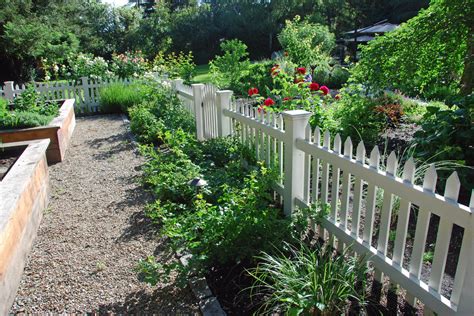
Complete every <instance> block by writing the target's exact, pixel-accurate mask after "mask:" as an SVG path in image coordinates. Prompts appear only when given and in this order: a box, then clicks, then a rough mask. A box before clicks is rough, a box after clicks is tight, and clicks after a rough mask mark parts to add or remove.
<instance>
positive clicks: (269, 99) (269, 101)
mask: <svg viewBox="0 0 474 316" xmlns="http://www.w3.org/2000/svg"><path fill="white" fill-rule="evenodd" d="M263 104H265V106H270V105H273V104H275V101H273V100H272V98H268V99H266V100H265V101H264V102H263Z"/></svg>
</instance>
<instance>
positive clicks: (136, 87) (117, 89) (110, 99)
mask: <svg viewBox="0 0 474 316" xmlns="http://www.w3.org/2000/svg"><path fill="white" fill-rule="evenodd" d="M149 90H150V89H149V88H148V87H147V85H145V84H139V83H133V84H129V85H126V84H123V83H113V84H111V85H108V86H106V87H104V88H102V89H101V90H100V101H99V104H100V109H101V111H102V112H104V113H127V111H128V109H129V108H131V107H132V106H134V105H137V104H140V103H141V102H143V100H145V97H146V96H147V95H148V93H149Z"/></svg>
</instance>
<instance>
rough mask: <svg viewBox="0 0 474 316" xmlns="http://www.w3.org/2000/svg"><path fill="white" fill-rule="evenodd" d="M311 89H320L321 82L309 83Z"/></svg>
mask: <svg viewBox="0 0 474 316" xmlns="http://www.w3.org/2000/svg"><path fill="white" fill-rule="evenodd" d="M309 89H310V90H311V91H318V90H319V84H317V83H316V82H311V83H310V84H309Z"/></svg>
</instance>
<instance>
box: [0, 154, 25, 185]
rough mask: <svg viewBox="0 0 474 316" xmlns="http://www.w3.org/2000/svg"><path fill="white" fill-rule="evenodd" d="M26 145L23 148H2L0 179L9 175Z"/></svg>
mask: <svg viewBox="0 0 474 316" xmlns="http://www.w3.org/2000/svg"><path fill="white" fill-rule="evenodd" d="M24 150H25V148H24V147H22V148H7V149H6V148H0V181H2V180H3V178H4V177H5V176H6V175H7V173H8V171H9V170H10V169H11V167H12V166H13V164H15V162H16V161H17V160H18V158H19V157H20V156H21V154H22V153H23V151H24Z"/></svg>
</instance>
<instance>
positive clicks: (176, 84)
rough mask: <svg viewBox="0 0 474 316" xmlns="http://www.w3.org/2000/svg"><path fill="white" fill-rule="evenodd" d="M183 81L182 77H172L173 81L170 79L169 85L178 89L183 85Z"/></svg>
mask: <svg viewBox="0 0 474 316" xmlns="http://www.w3.org/2000/svg"><path fill="white" fill-rule="evenodd" d="M183 82H184V80H183V79H174V80H173V81H171V87H172V88H173V90H176V91H178V89H179V87H181V86H182V85H183Z"/></svg>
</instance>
